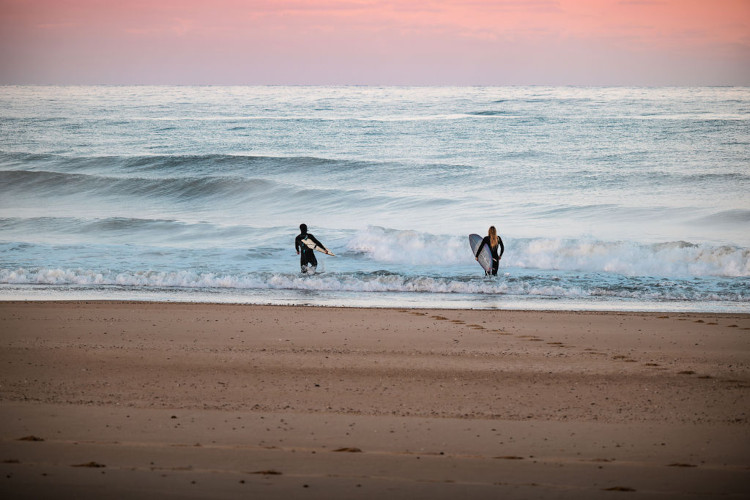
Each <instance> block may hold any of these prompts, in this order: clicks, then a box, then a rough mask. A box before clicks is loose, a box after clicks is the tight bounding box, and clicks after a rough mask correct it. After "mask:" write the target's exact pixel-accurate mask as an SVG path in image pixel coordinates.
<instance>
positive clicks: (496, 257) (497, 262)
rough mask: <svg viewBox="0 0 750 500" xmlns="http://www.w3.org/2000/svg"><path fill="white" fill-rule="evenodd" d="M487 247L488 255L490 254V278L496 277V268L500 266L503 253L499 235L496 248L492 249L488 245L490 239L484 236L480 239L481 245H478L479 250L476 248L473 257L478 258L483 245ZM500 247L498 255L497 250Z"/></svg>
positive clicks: (503, 248)
mask: <svg viewBox="0 0 750 500" xmlns="http://www.w3.org/2000/svg"><path fill="white" fill-rule="evenodd" d="M485 244H486V245H487V246H488V247H489V248H490V253H491V254H492V272H491V273H490V274H492V276H497V268H498V266H499V265H500V257H502V256H503V253H505V245H503V239H502V238H501V237H500V235H498V236H497V244H498V246H497V247H495V248H492V245H490V237H489V236H485V237H484V239H482V243H481V244H480V245H479V248H477V254H476V255H475V256H474V257H477V258H478V257H479V253H480V252H481V251H482V248H484V245H485ZM498 247H500V254H499V255H498V253H497V249H498Z"/></svg>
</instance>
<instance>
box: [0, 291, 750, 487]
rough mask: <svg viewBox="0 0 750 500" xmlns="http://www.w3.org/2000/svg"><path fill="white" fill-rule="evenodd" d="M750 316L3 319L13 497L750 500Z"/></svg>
mask: <svg viewBox="0 0 750 500" xmlns="http://www.w3.org/2000/svg"><path fill="white" fill-rule="evenodd" d="M748 330H750V316H749V315H720V314H679V313H668V314H650V313H583V312H530V311H529V312H524V311H468V310H399V309H344V308H313V307H271V306H245V305H212V304H164V303H111V302H92V303H73V302H63V303H55V302H50V303H21V302H3V303H0V332H1V333H0V365H1V366H2V367H3V368H2V371H0V384H1V385H0V421H1V422H2V428H1V431H0V473H1V474H2V475H1V476H0V495H2V498H71V497H75V498H133V497H135V496H136V495H142V496H144V497H148V498H206V497H208V498H223V497H232V498H233V497H238V496H244V497H251V498H283V499H285V500H288V499H289V498H384V497H387V498H389V500H390V499H399V498H404V499H407V498H408V499H412V498H430V499H434V498H511V499H512V498H575V499H581V498H610V497H611V498H717V497H722V498H748V496H749V495H750V425H749V423H748V413H749V412H750V405H749V404H748V403H749V401H750V399H749V398H748V394H749V393H750V390H749V389H750V365H749V364H748V362H749V361H750V332H749V331H748Z"/></svg>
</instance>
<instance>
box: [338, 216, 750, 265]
mask: <svg viewBox="0 0 750 500" xmlns="http://www.w3.org/2000/svg"><path fill="white" fill-rule="evenodd" d="M468 241H469V240H468V235H466V236H456V235H452V236H450V235H433V234H429V233H421V232H417V231H401V230H395V229H385V228H382V227H375V226H370V227H368V228H366V229H364V230H361V231H359V232H358V233H356V234H355V235H354V237H353V238H352V239H351V240H350V241H349V242H348V244H347V248H348V249H349V250H353V251H356V252H361V253H364V254H366V255H367V257H368V258H370V259H372V260H375V261H377V262H383V263H392V264H407V265H420V266H445V265H457V264H464V263H465V264H469V263H471V262H472V261H473V260H474V259H473V256H472V255H471V250H470V249H469V242H468ZM504 244H505V254H504V256H503V259H502V264H501V265H502V266H503V267H509V268H521V269H544V270H561V271H586V272H603V273H615V274H622V275H626V276H664V277H671V276H679V277H686V276H726V277H744V276H750V249H747V248H742V247H735V246H712V245H708V244H691V243H687V242H684V241H677V242H667V243H658V244H644V243H635V242H628V241H618V242H607V241H598V240H593V239H590V240H586V239H555V238H531V239H514V238H510V237H505V238H504Z"/></svg>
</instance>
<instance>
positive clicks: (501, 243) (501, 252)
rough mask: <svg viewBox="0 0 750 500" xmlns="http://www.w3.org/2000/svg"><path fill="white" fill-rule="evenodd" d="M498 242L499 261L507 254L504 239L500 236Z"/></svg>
mask: <svg viewBox="0 0 750 500" xmlns="http://www.w3.org/2000/svg"><path fill="white" fill-rule="evenodd" d="M497 242H498V243H499V244H500V254H499V255H498V256H497V260H500V259H502V258H503V253H504V252H505V245H503V239H502V238H501V237H500V236H498V237H497Z"/></svg>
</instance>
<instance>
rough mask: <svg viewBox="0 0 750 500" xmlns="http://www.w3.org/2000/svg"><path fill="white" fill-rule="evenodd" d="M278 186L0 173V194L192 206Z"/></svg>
mask: <svg viewBox="0 0 750 500" xmlns="http://www.w3.org/2000/svg"><path fill="white" fill-rule="evenodd" d="M277 186H278V184H277V183H275V182H273V181H269V180H266V179H257V178H256V179H253V178H250V179H248V178H238V177H165V178H159V179H152V178H145V177H125V178H123V177H111V176H105V175H93V174H77V173H59V172H50V171H18V170H15V171H0V193H5V194H8V195H10V194H14V193H17V192H19V191H23V192H30V193H33V194H35V195H37V196H45V195H54V196H60V195H65V196H70V195H105V196H133V197H145V198H151V197H167V198H170V199H173V200H179V201H184V202H191V201H193V200H195V199H199V198H213V197H217V196H218V197H226V196H242V197H247V196H252V195H255V194H264V193H268V192H269V191H270V190H272V189H274V188H276V187H277Z"/></svg>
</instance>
